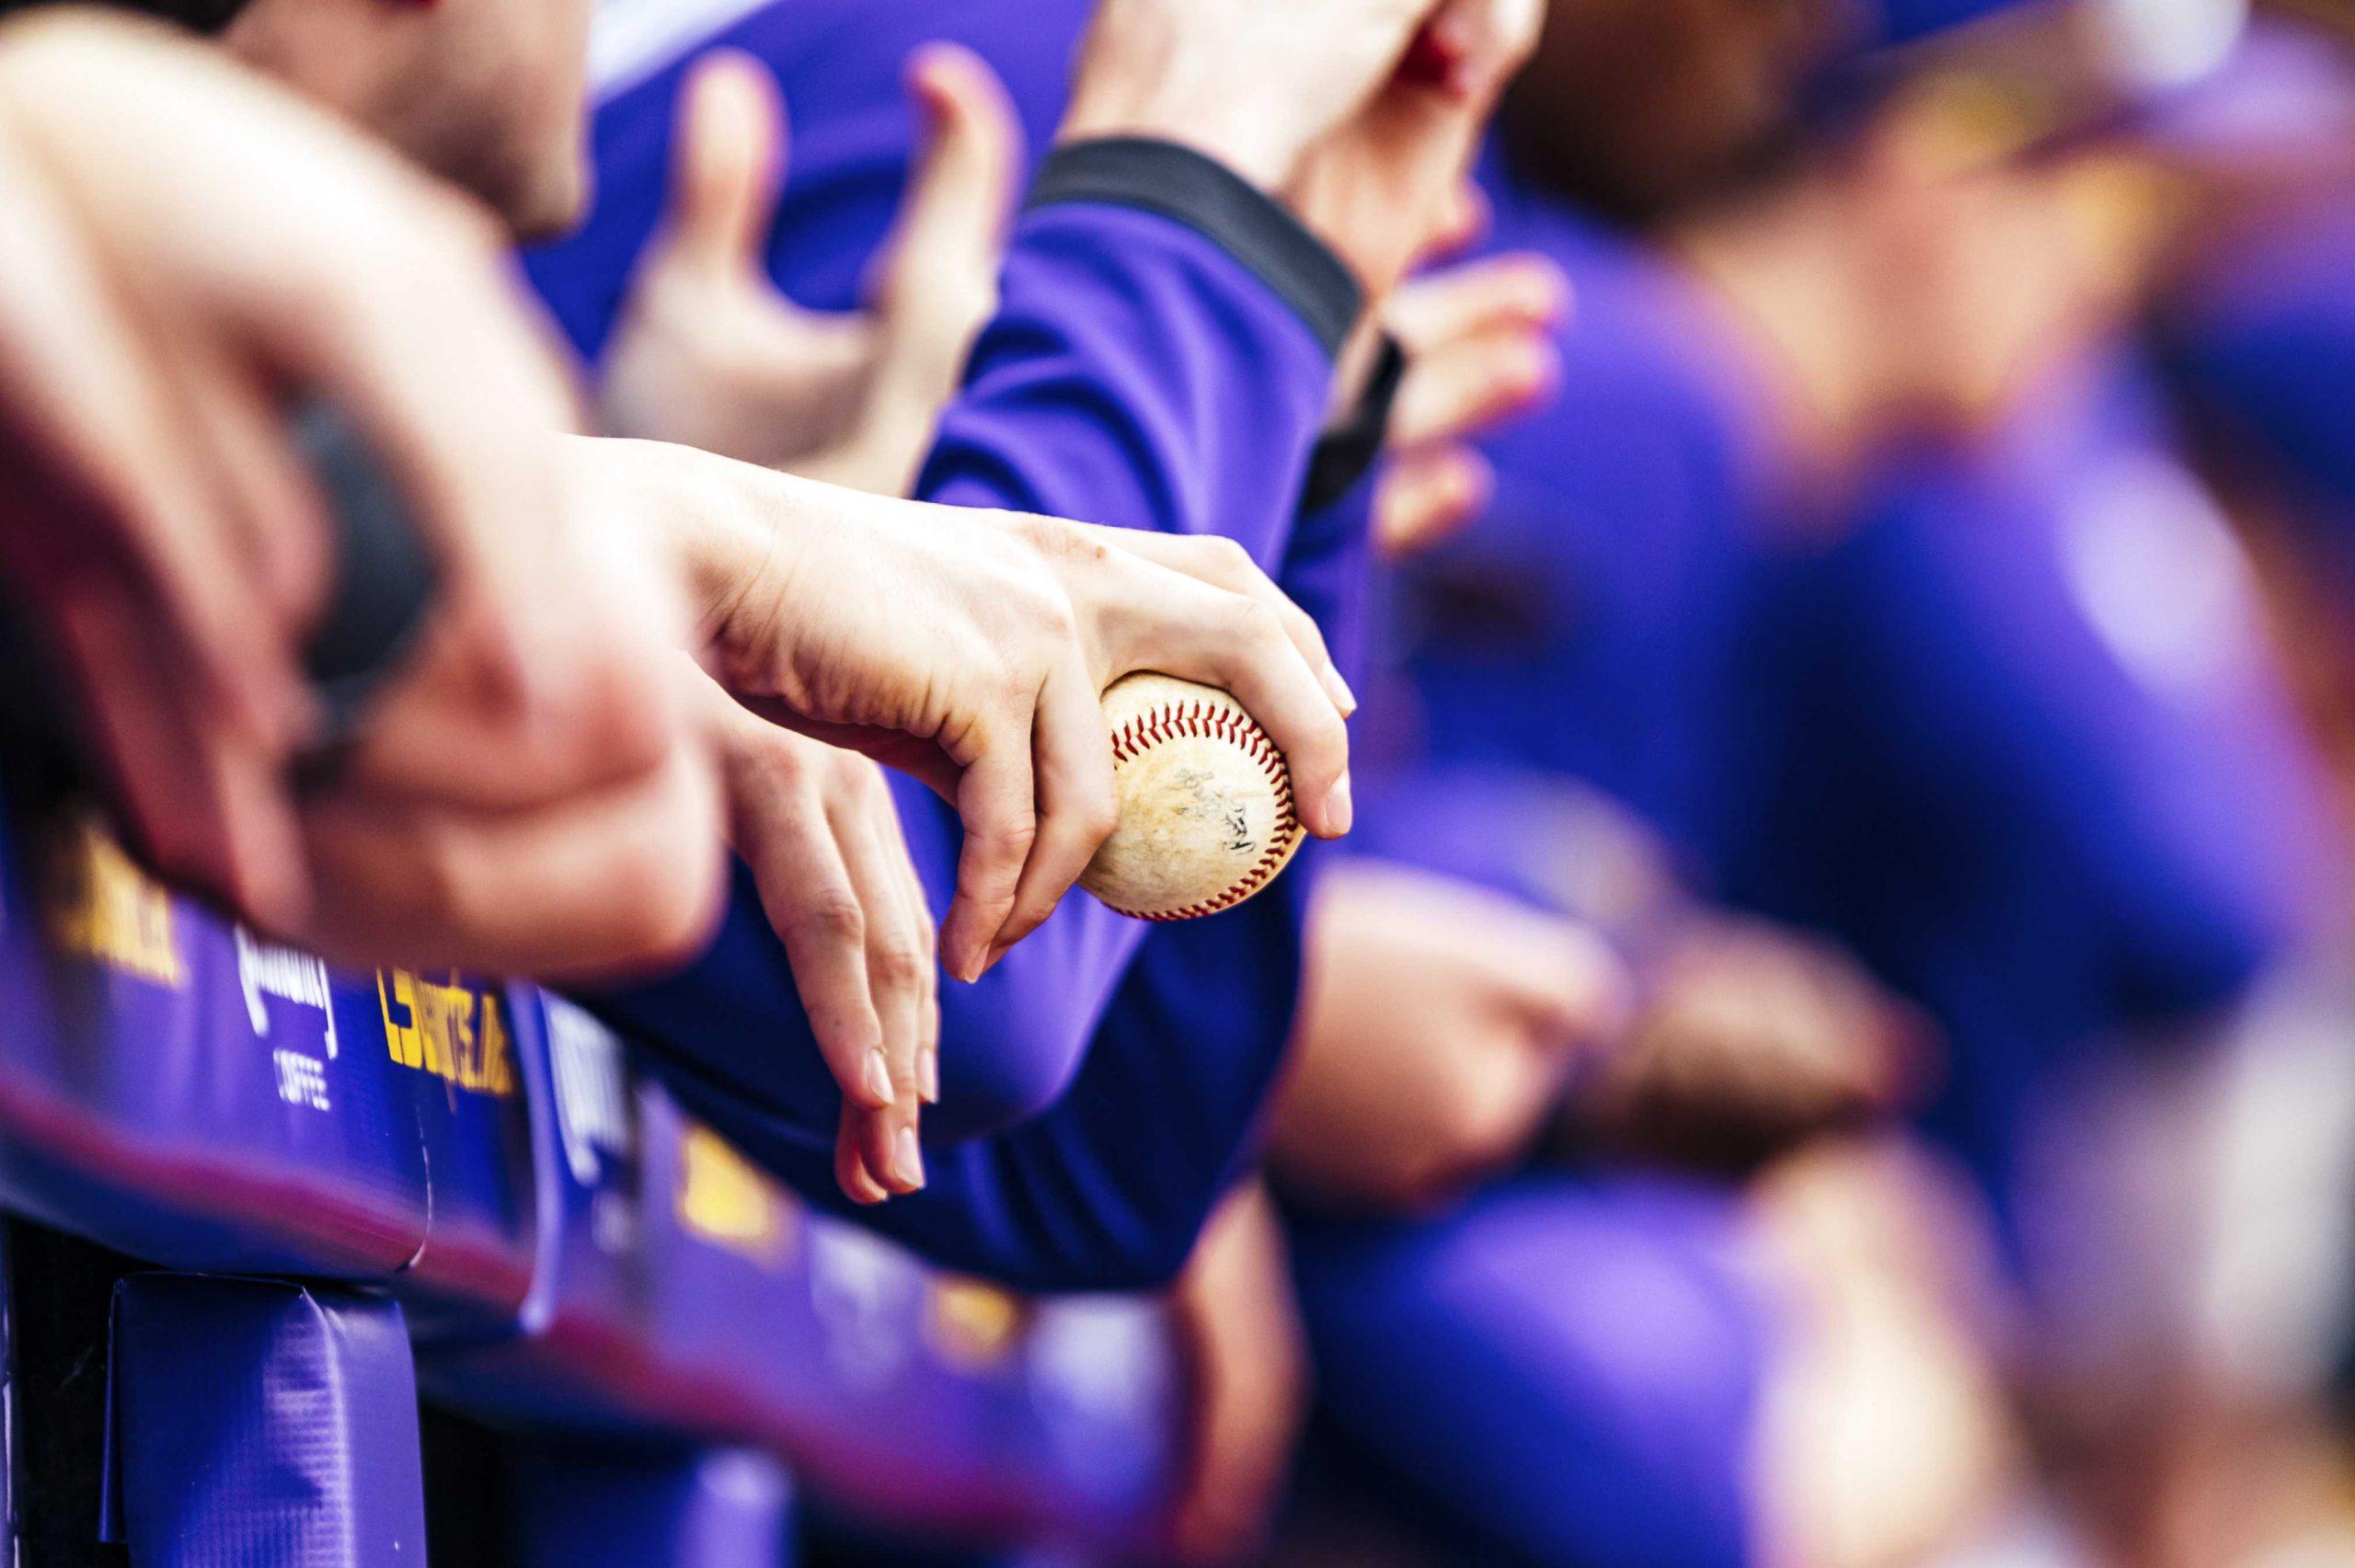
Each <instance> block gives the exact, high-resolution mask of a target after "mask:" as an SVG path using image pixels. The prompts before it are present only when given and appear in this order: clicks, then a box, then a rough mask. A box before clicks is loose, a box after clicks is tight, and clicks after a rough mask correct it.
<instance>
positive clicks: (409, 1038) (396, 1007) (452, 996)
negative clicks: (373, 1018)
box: [376, 969, 515, 1100]
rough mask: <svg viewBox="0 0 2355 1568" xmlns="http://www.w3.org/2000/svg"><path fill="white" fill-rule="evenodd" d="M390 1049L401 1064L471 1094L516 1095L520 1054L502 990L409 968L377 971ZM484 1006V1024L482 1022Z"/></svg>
mask: <svg viewBox="0 0 2355 1568" xmlns="http://www.w3.org/2000/svg"><path fill="white" fill-rule="evenodd" d="M376 1002H377V1006H378V1009H379V1010H380V1011H381V1012H382V1013H383V1014H384V1019H385V1051H386V1052H387V1053H388V1054H389V1055H390V1056H391V1057H392V1059H393V1060H394V1061H395V1062H396V1063H397V1064H398V1065H400V1066H402V1067H406V1068H411V1069H414V1070H417V1071H419V1072H430V1073H431V1074H432V1075H433V1076H434V1077H436V1078H439V1079H441V1080H442V1082H445V1083H449V1084H453V1085H454V1086H455V1087H457V1088H460V1089H463V1090H465V1092H466V1093H469V1094H489V1095H494V1096H496V1097H498V1098H500V1099H502V1100H503V1099H506V1098H507V1097H508V1096H510V1095H511V1094H513V1093H515V1056H514V1052H513V1050H512V1048H511V1047H510V1045H509V1041H510V1039H511V1036H510V1034H509V1031H508V1028H507V1024H506V1021H505V1020H504V1018H502V1017H501V1015H500V1005H499V995H498V993H497V992H496V991H477V990H475V988H473V987H472V986H468V985H465V984H464V983H462V982H461V981H460V980H459V979H458V978H457V977H456V976H454V975H453V976H452V977H451V978H450V979H449V981H448V983H446V984H443V983H439V982H436V981H433V980H429V979H423V978H421V977H419V976H417V975H413V974H411V973H409V971H408V970H407V969H390V970H386V969H379V970H377V971H376ZM477 1004H479V1017H480V1023H479V1024H477Z"/></svg>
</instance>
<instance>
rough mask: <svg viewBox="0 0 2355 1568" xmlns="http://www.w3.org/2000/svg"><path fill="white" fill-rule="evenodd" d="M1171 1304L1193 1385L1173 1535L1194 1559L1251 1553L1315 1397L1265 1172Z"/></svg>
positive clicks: (1207, 1235) (1233, 1202)
mask: <svg viewBox="0 0 2355 1568" xmlns="http://www.w3.org/2000/svg"><path fill="white" fill-rule="evenodd" d="M1170 1307H1171V1311H1172V1315H1173V1317H1174V1318H1175V1323H1176V1328H1177V1339H1178V1343H1179V1345H1180V1346H1181V1347H1182V1348H1183V1350H1184V1353H1185V1356H1186V1360H1187V1369H1188V1371H1189V1375H1190V1391H1191V1394H1192V1399H1191V1402H1190V1407H1189V1415H1190V1421H1189V1426H1188V1439H1189V1440H1188V1443H1187V1454H1188V1459H1187V1466H1186V1474H1185V1478H1184V1480H1183V1481H1182V1482H1180V1484H1179V1488H1178V1493H1177V1501H1176V1503H1175V1505H1173V1507H1172V1510H1171V1514H1170V1545H1171V1548H1172V1550H1173V1551H1175V1552H1176V1554H1177V1558H1178V1560H1179V1561H1181V1562H1193V1563H1218V1562H1236V1561H1240V1560H1245V1559H1249V1558H1252V1557H1254V1556H1255V1555H1256V1554H1257V1553H1258V1551H1260V1550H1262V1549H1263V1547H1264V1546H1265V1544H1266V1539H1267V1535H1268V1526H1269V1518H1270V1516H1271V1515H1272V1514H1273V1512H1274V1510H1275V1505H1276V1502H1277V1499H1278V1497H1279V1496H1280V1495H1281V1492H1282V1489H1283V1485H1284V1482H1285V1480H1286V1478H1287V1476H1288V1475H1289V1474H1290V1472H1291V1469H1292V1447H1293V1444H1294V1443H1295V1442H1296V1441H1297V1440H1298V1438H1299V1436H1300V1425H1301V1419H1302V1417H1303V1415H1304V1413H1306V1409H1307V1402H1308V1346H1307V1343H1306V1335H1305V1332H1304V1330H1303V1328H1302V1327H1301V1322H1300V1314H1299V1310H1298V1309H1297V1308H1296V1307H1295V1305H1294V1304H1293V1301H1292V1266H1291V1263H1290V1261H1289V1259H1288V1257H1287V1254H1286V1252H1285V1248H1284V1237H1283V1227H1282V1224H1281V1221H1280V1220H1279V1219H1278V1218H1277V1216H1276V1212H1275V1207H1274V1206H1273V1205H1272V1204H1270V1203H1269V1201H1268V1196H1267V1193H1266V1192H1265V1191H1264V1190H1263V1189H1262V1188H1261V1187H1260V1186H1259V1185H1258V1184H1257V1183H1253V1184H1252V1185H1249V1186H1246V1187H1240V1188H1237V1189H1236V1190H1235V1193H1234V1195H1233V1196H1230V1197H1229V1198H1228V1199H1227V1200H1226V1202H1225V1204H1224V1205H1223V1207H1221V1208H1220V1209H1219V1211H1218V1213H1217V1214H1216V1215H1215V1216H1213V1217H1212V1219H1211V1222H1210V1225H1209V1226H1208V1227H1207V1228H1206V1229H1205V1230H1203V1232H1202V1239H1201V1241H1200V1242H1199V1243H1198V1244H1197V1245H1196V1246H1195V1248H1194V1255H1193V1258H1192V1260H1191V1261H1190V1262H1189V1263H1188V1264H1187V1265H1186V1272H1185V1273H1184V1274H1183V1275H1182V1276H1179V1277H1178V1280H1177V1286H1176V1288H1174V1290H1173V1291H1172V1293H1171V1297H1170Z"/></svg>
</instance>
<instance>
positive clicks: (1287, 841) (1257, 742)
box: [1112, 698, 1302, 921]
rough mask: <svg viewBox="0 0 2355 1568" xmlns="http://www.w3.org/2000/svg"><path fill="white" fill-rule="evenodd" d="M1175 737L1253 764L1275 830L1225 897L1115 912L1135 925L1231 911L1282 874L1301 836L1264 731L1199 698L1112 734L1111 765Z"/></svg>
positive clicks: (1287, 783)
mask: <svg viewBox="0 0 2355 1568" xmlns="http://www.w3.org/2000/svg"><path fill="white" fill-rule="evenodd" d="M1180 736H1192V737H1193V738H1196V739H1200V740H1224V741H1227V742H1228V743H1230V744H1232V745H1234V746H1235V747H1236V748H1237V749H1239V750H1241V751H1242V752H1243V754H1244V755H1245V756H1246V757H1249V758H1250V759H1251V760H1252V761H1256V762H1258V764H1259V771H1260V772H1261V773H1265V774H1266V775H1267V778H1268V783H1269V786H1270V787H1272V788H1273V789H1274V791H1275V794H1276V830H1275V831H1274V832H1273V833H1271V834H1270V835H1269V840H1268V847H1267V848H1266V849H1265V850H1263V851H1262V852H1260V855H1259V859H1258V864H1254V865H1253V866H1252V867H1251V869H1250V870H1248V871H1246V872H1245V873H1244V874H1243V876H1242V877H1241V878H1240V879H1239V880H1237V881H1236V883H1235V886H1234V887H1230V888H1228V889H1227V890H1226V891H1225V892H1223V893H1221V894H1220V895H1219V896H1218V897H1216V898H1206V899H1204V900H1202V901H1201V902H1200V903H1199V904H1189V905H1187V906H1186V907H1185V908H1184V909H1182V910H1161V911H1159V912H1157V913H1148V912H1146V911H1144V910H1122V911H1121V912H1122V913H1124V914H1127V915H1130V916H1132V917H1134V918H1135V919H1138V920H1148V921H1189V920H1200V919H1201V918H1202V917H1203V916H1204V915H1214V914H1217V913H1218V912H1219V911H1220V910H1231V909H1233V908H1234V907H1235V905H1237V904H1239V903H1241V902H1243V900H1244V899H1246V898H1249V897H1251V895H1252V894H1254V893H1257V892H1258V890H1259V889H1260V888H1261V887H1266V886H1267V884H1268V883H1269V880H1270V879H1271V878H1273V877H1274V876H1275V875H1276V873H1277V872H1279V871H1281V870H1282V869H1283V867H1284V864H1285V863H1286V862H1287V861H1289V860H1290V859H1291V858H1292V845H1293V843H1294V841H1297V840H1298V839H1299V838H1300V836H1301V832H1302V830H1301V826H1300V818H1297V817H1295V816H1294V815H1293V814H1292V773H1290V772H1289V771H1288V770H1287V769H1286V768H1285V767H1284V760H1283V756H1282V754H1281V752H1279V751H1278V750H1276V748H1275V743H1274V742H1273V741H1271V740H1269V738H1268V736H1267V732H1266V731H1265V730H1263V729H1261V728H1260V727H1258V725H1257V724H1254V723H1253V722H1252V721H1251V719H1250V718H1249V717H1248V716H1247V715H1244V714H1241V713H1238V712H1237V711H1235V709H1233V708H1230V707H1225V706H1223V705H1214V704H1206V703H1204V702H1202V701H1201V699H1200V698H1196V699H1194V700H1193V701H1192V702H1191V703H1189V704H1187V705H1186V706H1184V707H1182V708H1171V707H1156V708H1148V709H1147V710H1145V711H1144V712H1143V713H1141V714H1139V715H1136V716H1135V717H1134V718H1132V719H1131V720H1129V722H1128V723H1126V724H1124V725H1122V726H1121V727H1120V728H1119V729H1117V730H1115V731H1113V732H1112V761H1115V762H1126V761H1132V760H1133V759H1134V758H1136V757H1139V756H1142V755H1143V753H1144V752H1146V751H1149V750H1152V749H1153V748H1154V747H1155V746H1159V745H1162V744H1163V743H1165V742H1166V741H1169V740H1172V739H1175V738H1178V737H1180Z"/></svg>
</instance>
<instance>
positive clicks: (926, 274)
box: [879, 43, 1022, 326]
mask: <svg viewBox="0 0 2355 1568" xmlns="http://www.w3.org/2000/svg"><path fill="white" fill-rule="evenodd" d="M908 86H909V89H910V91H911V92H913V94H914V95H915V98H916V102H917V104H918V106H919V107H920V108H921V109H922V110H923V113H924V117H925V150H924V156H923V159H922V161H921V162H920V163H919V164H918V166H917V167H916V171H915V173H914V175H913V177H912V178H911V179H910V181H909V185H908V194H907V199H906V200H905V201H904V203H903V204H902V207H901V209H900V216H899V221H898V222H897V223H895V224H894V225H893V228H892V233H891V237H890V242H889V243H888V244H887V245H886V246H885V247H884V261H883V274H882V278H881V288H880V290H879V292H880V295H881V298H882V303H883V304H884V308H885V309H886V311H887V312H890V313H897V312H900V311H903V310H907V309H910V308H914V307H917V306H919V305H925V306H927V307H928V306H929V305H931V304H934V303H942V302H948V301H956V302H959V303H962V304H964V305H965V306H967V307H968V308H970V309H971V313H972V314H973V315H975V316H976V318H977V319H975V320H974V321H973V322H972V323H971V326H979V325H980V322H979V319H978V317H979V315H982V314H984V313H986V312H987V310H988V309H989V300H990V297H991V296H992V294H993V293H994V288H995V284H996V280H997V269H998V261H999V258H1000V255H1001V253H1002V252H1003V251H1004V249H1005V230H1006V224H1007V221H1008V218H1009V215H1010V213H1011V210H1012V208H1013V204H1014V189H1015V181H1016V179H1017V177H1018V176H1019V173H1020V168H1021V164H1022V128H1021V122H1020V121H1019V120H1017V119H1016V117H1015V113H1014V106H1013V104H1012V102H1011V101H1010V100H1009V99H1008V98H1007V97H1006V92H1005V86H1004V85H1003V84H1001V83H1000V82H999V81H998V79H997V76H996V74H994V73H993V72H992V71H991V70H990V68H989V66H988V65H986V64H984V63H982V60H981V58H980V57H979V56H978V55H975V54H974V53H972V52H971V51H968V50H965V49H960V48H959V47H957V46H956V45H954V44H945V43H944V44H934V45H932V46H930V47H929V48H926V49H925V50H923V51H921V52H919V53H918V54H917V55H916V57H915V59H914V61H913V63H912V64H911V66H910V68H909V73H908ZM975 302H978V303H977V304H976V303H975Z"/></svg>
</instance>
